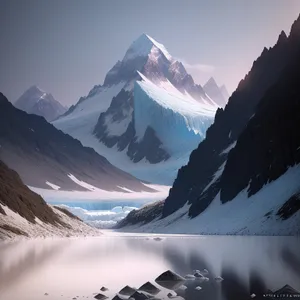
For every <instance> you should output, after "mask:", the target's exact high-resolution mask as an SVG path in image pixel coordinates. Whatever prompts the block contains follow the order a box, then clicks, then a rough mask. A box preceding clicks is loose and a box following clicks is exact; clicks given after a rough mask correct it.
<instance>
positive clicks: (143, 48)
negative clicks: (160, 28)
mask: <svg viewBox="0 0 300 300" xmlns="http://www.w3.org/2000/svg"><path fill="white" fill-rule="evenodd" d="M157 50H159V51H160V52H161V53H162V54H163V55H164V57H165V58H166V59H168V60H169V61H172V60H173V58H172V56H171V55H170V54H169V52H168V51H167V49H166V48H165V46H164V45H163V44H160V43H158V42H157V41H156V40H154V39H153V38H152V37H150V36H149V35H147V34H145V33H143V34H142V35H141V36H139V38H138V39H136V40H135V41H134V42H133V43H132V44H131V46H130V47H129V49H128V50H127V52H126V54H125V56H124V59H123V61H124V60H131V59H135V58H136V57H137V56H149V55H150V54H151V53H154V52H157Z"/></svg>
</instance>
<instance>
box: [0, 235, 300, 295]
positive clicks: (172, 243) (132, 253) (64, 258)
mask: <svg viewBox="0 0 300 300" xmlns="http://www.w3.org/2000/svg"><path fill="white" fill-rule="evenodd" d="M299 250H300V238H299V237H256V236H253V237H233V236H180V235H172V236H171V235H152V234H151V235H150V234H121V233H115V232H111V231H104V234H103V235H102V236H100V237H85V238H84V237H83V238H69V239H55V238H53V239H50V238H49V239H48V238H47V239H33V240H23V241H17V242H0V299H1V300H17V299H22V300H40V299H45V300H57V299H94V296H95V295H96V293H102V294H104V295H106V296H107V297H108V298H109V299H112V298H113V297H114V296H115V295H116V293H117V292H118V291H119V290H120V289H121V288H123V287H124V286H126V285H129V286H131V287H135V288H139V287H140V286H141V285H143V284H144V283H146V282H148V281H149V282H151V283H153V284H154V285H155V286H157V287H158V288H159V289H160V290H161V292H159V293H158V294H157V295H156V296H155V297H156V299H182V298H184V299H186V300H196V299H206V300H214V299H220V300H222V299H228V300H235V299H237V300H243V299H251V298H250V295H251V294H253V293H255V294H256V295H258V294H259V293H263V292H264V291H266V290H267V289H270V290H272V291H275V290H278V289H279V288H281V287H282V286H284V285H286V284H289V285H290V286H292V287H293V288H295V289H297V290H300V251H299ZM197 269H198V270H200V271H201V270H204V269H207V271H208V273H207V274H206V275H205V276H206V277H207V278H208V279H207V280H205V281H202V280H199V279H198V278H194V279H187V280H185V281H184V282H183V283H181V285H183V286H181V287H178V286H177V288H176V291H175V292H176V294H175V292H174V291H171V290H167V289H165V288H164V287H162V286H160V285H159V284H157V283H155V278H157V277H158V276H159V275H160V274H161V273H163V272H165V271H167V270H171V271H172V272H175V273H177V274H179V275H181V276H183V277H184V276H185V275H187V274H193V270H197ZM217 276H221V277H222V278H223V279H224V280H223V281H217V280H216V279H215V278H216V277H217ZM102 286H105V287H107V288H108V289H109V290H108V291H105V292H101V291H100V289H101V287H102ZM196 287H198V288H197V289H196ZM170 292H171V293H172V295H173V296H171V298H169V297H168V296H167V294H168V293H170ZM175 295H177V296H176V297H175ZM169 296H170V295H169Z"/></svg>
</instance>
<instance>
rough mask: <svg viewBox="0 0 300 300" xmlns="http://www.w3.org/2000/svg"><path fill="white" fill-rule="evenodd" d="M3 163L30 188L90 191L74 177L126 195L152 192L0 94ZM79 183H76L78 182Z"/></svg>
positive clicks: (0, 143) (0, 149) (0, 153)
mask: <svg viewBox="0 0 300 300" xmlns="http://www.w3.org/2000/svg"><path fill="white" fill-rule="evenodd" d="M0 145H1V147H0V159H1V160H3V161H4V162H5V163H6V164H7V165H8V166H9V167H11V168H12V169H14V170H16V171H17V172H18V173H19V174H20V176H21V178H22V180H23V181H24V182H25V183H26V184H27V185H30V186H34V187H41V188H49V186H48V185H47V184H46V182H47V181H48V182H50V183H53V184H55V185H57V186H59V187H61V189H64V190H87V189H86V188H84V187H82V186H80V185H78V184H77V183H75V182H74V180H71V179H70V177H69V176H68V175H70V174H72V175H74V176H75V177H76V178H77V179H78V180H81V181H84V182H86V183H88V184H90V185H92V186H94V187H97V188H101V189H104V190H115V191H123V192H124V190H122V189H121V188H120V186H122V187H127V188H129V189H131V190H134V191H142V190H144V191H152V190H151V189H150V188H148V187H146V186H145V185H143V184H142V183H141V182H140V181H138V180H136V179H135V178H134V177H132V176H131V175H128V174H127V173H125V172H123V171H121V170H119V169H117V168H116V167H114V166H112V165H111V164H110V163H109V162H108V161H107V160H106V159H105V158H104V157H102V156H100V155H98V154H97V153H96V152H95V151H94V150H93V149H91V148H86V147H83V146H82V144H81V143H80V142H79V141H78V140H75V139H73V138H72V137H71V136H69V135H67V134H64V133H63V132H61V131H60V130H57V129H56V128H55V127H54V126H53V125H51V124H49V123H48V122H47V121H46V120H45V119H44V118H42V117H39V116H35V115H29V114H27V113H25V112H23V111H21V110H18V109H16V108H15V107H14V106H13V105H12V104H11V103H10V102H9V101H8V100H7V99H6V98H5V97H4V96H3V94H0ZM75 181H76V180H75Z"/></svg>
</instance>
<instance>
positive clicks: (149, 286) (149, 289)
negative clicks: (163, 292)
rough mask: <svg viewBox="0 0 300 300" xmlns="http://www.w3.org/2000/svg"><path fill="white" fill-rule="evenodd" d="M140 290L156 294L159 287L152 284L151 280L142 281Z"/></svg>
mask: <svg viewBox="0 0 300 300" xmlns="http://www.w3.org/2000/svg"><path fill="white" fill-rule="evenodd" d="M139 290H140V291H144V292H146V293H149V294H152V295H157V294H158V293H159V292H160V289H159V288H158V287H156V286H155V285H153V284H152V283H151V282H149V281H148V282H146V283H144V284H143V285H142V286H141V287H140V288H139Z"/></svg>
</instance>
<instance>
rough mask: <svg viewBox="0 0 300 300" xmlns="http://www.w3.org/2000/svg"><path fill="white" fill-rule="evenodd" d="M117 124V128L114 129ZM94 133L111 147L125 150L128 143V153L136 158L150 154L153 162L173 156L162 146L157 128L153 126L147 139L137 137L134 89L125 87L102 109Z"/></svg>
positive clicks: (147, 134) (145, 136)
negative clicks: (139, 139) (156, 131)
mask: <svg viewBox="0 0 300 300" xmlns="http://www.w3.org/2000/svg"><path fill="white" fill-rule="evenodd" d="M130 120H131V121H130ZM114 122H118V125H114ZM128 122H130V123H129V124H128ZM115 124H116V123H115ZM113 126H115V130H116V131H114V130H113V129H112V127H113ZM94 134H95V135H96V136H97V137H98V138H99V140H100V141H101V142H103V143H104V144H105V145H106V146H108V147H109V148H111V147H113V146H115V145H117V148H118V150H119V151H123V150H124V149H125V148H126V147H128V148H127V151H126V153H127V155H128V156H129V157H130V159H131V160H132V161H133V162H139V161H140V160H142V159H143V158H146V159H147V160H148V161H149V162H150V163H158V162H160V161H163V160H166V159H168V158H169V157H170V155H169V154H168V153H167V152H166V150H164V149H163V148H162V142H161V141H160V139H159V138H158V137H157V136H156V133H155V131H154V130H153V129H152V128H151V127H149V126H148V128H147V130H146V132H145V135H144V137H143V139H142V140H141V141H137V137H136V131H135V126H134V116H133V92H130V91H125V90H124V89H122V90H121V92H120V93H119V94H118V95H117V96H116V97H114V98H113V99H112V103H111V105H110V107H109V108H108V110H107V111H106V112H104V113H101V115H100V117H99V119H98V122H97V125H96V127H95V129H94Z"/></svg>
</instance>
